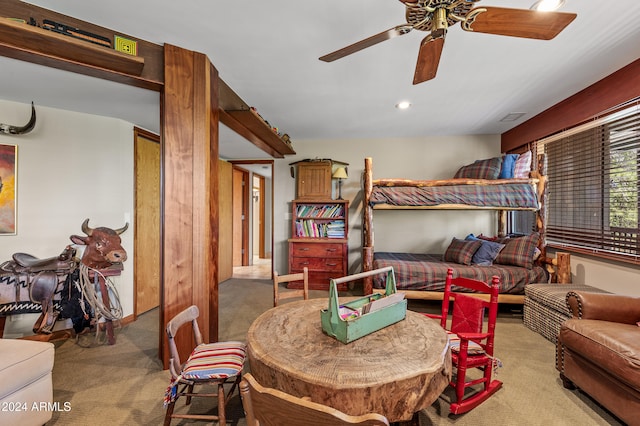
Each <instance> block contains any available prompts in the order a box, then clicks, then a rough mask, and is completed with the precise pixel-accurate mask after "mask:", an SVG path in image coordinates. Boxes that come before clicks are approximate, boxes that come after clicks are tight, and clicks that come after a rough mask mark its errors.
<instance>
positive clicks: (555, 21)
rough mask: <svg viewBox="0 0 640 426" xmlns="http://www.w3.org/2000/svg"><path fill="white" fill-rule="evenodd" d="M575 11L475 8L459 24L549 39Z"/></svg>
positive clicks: (574, 15)
mask: <svg viewBox="0 0 640 426" xmlns="http://www.w3.org/2000/svg"><path fill="white" fill-rule="evenodd" d="M576 16H577V15H576V14H575V13H564V12H539V11H537V10H528V9H508V8H503V7H478V8H475V9H472V10H471V11H469V13H467V19H466V21H465V22H463V23H462V28H463V29H464V30H466V31H473V32H478V33H487V34H497V35H505V36H511V37H523V38H535V39H539V40H551V39H552V38H554V37H555V36H557V35H558V34H560V32H561V31H562V30H563V29H564V28H565V27H566V26H567V25H569V24H570V23H571V21H573V20H574V19H575V18H576Z"/></svg>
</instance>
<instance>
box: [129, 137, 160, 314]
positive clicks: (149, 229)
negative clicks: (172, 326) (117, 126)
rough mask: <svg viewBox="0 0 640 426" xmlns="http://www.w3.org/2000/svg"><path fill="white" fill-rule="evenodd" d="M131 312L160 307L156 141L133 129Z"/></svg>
mask: <svg viewBox="0 0 640 426" xmlns="http://www.w3.org/2000/svg"><path fill="white" fill-rule="evenodd" d="M134 136H135V146H134V151H135V152H134V155H135V162H134V168H135V212H134V221H135V226H134V231H135V236H134V243H133V247H134V252H135V256H134V286H135V296H134V297H135V312H134V315H140V314H142V313H144V312H147V311H148V310H150V309H153V308H155V307H157V306H158V305H159V303H160V137H159V136H158V135H154V134H151V133H149V132H146V131H144V130H142V129H135V131H134Z"/></svg>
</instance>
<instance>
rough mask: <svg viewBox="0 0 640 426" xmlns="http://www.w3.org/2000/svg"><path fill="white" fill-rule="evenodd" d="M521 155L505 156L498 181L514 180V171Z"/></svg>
mask: <svg viewBox="0 0 640 426" xmlns="http://www.w3.org/2000/svg"><path fill="white" fill-rule="evenodd" d="M519 156H520V154H505V156H504V157H503V158H502V168H501V169H500V174H499V175H498V179H512V178H513V171H514V170H515V167H516V160H517V159H518V157H519Z"/></svg>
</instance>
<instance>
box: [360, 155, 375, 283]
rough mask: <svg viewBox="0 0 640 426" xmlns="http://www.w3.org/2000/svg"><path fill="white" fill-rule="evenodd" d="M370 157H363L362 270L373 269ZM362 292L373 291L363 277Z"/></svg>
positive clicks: (369, 281)
mask: <svg viewBox="0 0 640 426" xmlns="http://www.w3.org/2000/svg"><path fill="white" fill-rule="evenodd" d="M372 178H373V171H372V159H371V157H366V158H365V159H364V176H363V190H364V191H363V192H364V194H363V200H362V204H363V205H362V272H368V271H371V270H373V208H372V207H371V204H370V203H369V201H370V200H371V192H372V191H373V179H372ZM363 290H364V294H365V295H367V294H371V293H372V292H373V280H372V278H371V277H366V278H364V289H363Z"/></svg>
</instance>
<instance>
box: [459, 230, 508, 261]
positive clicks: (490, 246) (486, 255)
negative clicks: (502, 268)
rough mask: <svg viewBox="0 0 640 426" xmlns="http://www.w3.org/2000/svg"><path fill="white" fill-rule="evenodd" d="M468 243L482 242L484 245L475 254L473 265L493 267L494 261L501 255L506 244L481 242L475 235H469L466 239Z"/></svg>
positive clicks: (472, 259)
mask: <svg viewBox="0 0 640 426" xmlns="http://www.w3.org/2000/svg"><path fill="white" fill-rule="evenodd" d="M465 240H467V241H480V242H481V243H482V245H481V246H480V248H479V249H478V250H477V251H476V252H475V253H474V254H473V257H472V258H471V264H472V265H478V266H491V265H493V261H494V260H495V258H496V257H497V256H498V254H499V253H500V250H502V248H503V247H504V246H505V245H504V244H500V243H496V242H493V241H487V240H481V239H479V238H477V237H476V236H475V235H473V234H469V235H467V236H466V237H465Z"/></svg>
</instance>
